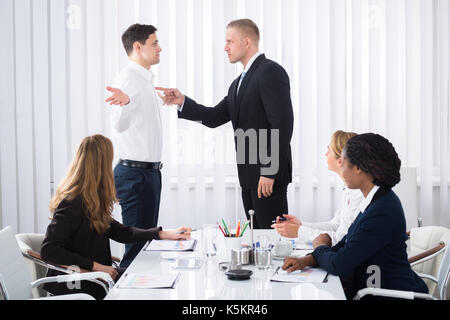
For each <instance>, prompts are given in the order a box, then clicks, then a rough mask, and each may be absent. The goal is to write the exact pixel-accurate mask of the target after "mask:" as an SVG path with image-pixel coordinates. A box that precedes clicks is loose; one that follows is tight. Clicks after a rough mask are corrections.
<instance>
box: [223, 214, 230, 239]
mask: <svg viewBox="0 0 450 320" xmlns="http://www.w3.org/2000/svg"><path fill="white" fill-rule="evenodd" d="M222 222H223V226H224V227H225V232H226V233H227V235H228V236H230V234H231V233H230V231H229V230H228V228H227V224H226V223H225V220H223V218H222Z"/></svg>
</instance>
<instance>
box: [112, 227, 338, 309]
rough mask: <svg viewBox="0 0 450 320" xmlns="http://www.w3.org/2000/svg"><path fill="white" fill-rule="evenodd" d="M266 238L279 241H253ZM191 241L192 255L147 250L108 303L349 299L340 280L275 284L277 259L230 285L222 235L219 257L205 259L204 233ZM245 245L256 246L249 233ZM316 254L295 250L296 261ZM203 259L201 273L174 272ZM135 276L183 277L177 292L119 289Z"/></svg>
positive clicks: (264, 232) (194, 234)
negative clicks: (180, 262)
mask: <svg viewBox="0 0 450 320" xmlns="http://www.w3.org/2000/svg"><path fill="white" fill-rule="evenodd" d="M259 235H267V236H268V237H269V238H270V241H271V242H273V243H275V242H276V241H279V240H280V236H279V235H278V234H277V233H276V231H275V230H272V229H270V230H254V235H253V236H254V239H255V238H257V237H258V236H259ZM192 238H193V239H197V241H198V242H197V246H196V247H195V250H194V251H191V252H157V251H145V250H141V252H140V253H139V254H138V255H137V257H136V258H135V259H134V261H133V262H132V263H131V264H130V266H129V267H128V269H127V270H126V271H125V273H124V274H123V275H122V277H121V278H120V279H119V281H117V283H116V284H115V286H114V287H113V288H112V289H111V290H110V292H109V293H108V295H107V296H106V297H105V299H106V300H345V294H344V291H343V288H342V285H341V282H340V280H339V277H337V276H334V275H331V274H329V275H328V276H327V281H326V282H324V283H308V282H305V283H286V282H274V281H271V276H272V274H273V273H274V271H275V270H276V268H277V267H279V266H281V265H282V264H283V261H282V260H272V266H271V268H270V269H269V270H259V269H257V268H256V266H254V265H244V266H242V269H247V270H251V271H252V272H253V274H252V276H251V278H250V279H248V280H242V281H236V280H229V279H228V277H227V276H226V275H225V272H224V271H223V270H221V269H220V268H219V263H220V262H224V261H226V253H225V251H226V250H225V249H224V248H225V245H224V241H223V235H221V234H218V235H217V242H216V244H217V246H216V247H217V255H216V256H213V257H203V253H202V239H201V230H198V231H193V232H192ZM242 241H243V242H246V243H251V240H250V230H249V232H247V233H246V234H244V236H243V240H242ZM311 251H312V250H294V252H293V253H292V254H291V256H303V255H305V254H308V253H309V252H311ZM195 257H197V258H202V259H203V264H202V265H201V267H200V268H197V269H174V265H175V261H176V260H177V259H180V258H195ZM135 273H153V274H162V273H179V277H178V279H177V282H176V285H175V287H174V288H165V289H135V288H133V289H126V288H120V285H121V283H122V282H123V281H125V280H124V279H126V277H127V276H128V275H130V274H135Z"/></svg>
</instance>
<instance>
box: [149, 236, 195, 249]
mask: <svg viewBox="0 0 450 320" xmlns="http://www.w3.org/2000/svg"><path fill="white" fill-rule="evenodd" d="M196 245H197V240H196V239H191V240H153V241H150V243H147V246H146V247H145V248H144V251H194V249H195V246H196Z"/></svg>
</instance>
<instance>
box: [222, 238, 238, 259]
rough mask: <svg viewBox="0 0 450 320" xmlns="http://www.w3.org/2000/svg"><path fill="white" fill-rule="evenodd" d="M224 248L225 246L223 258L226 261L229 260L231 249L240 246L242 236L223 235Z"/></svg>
mask: <svg viewBox="0 0 450 320" xmlns="http://www.w3.org/2000/svg"><path fill="white" fill-rule="evenodd" d="M223 240H224V244H225V245H224V248H225V258H226V260H227V261H231V250H232V249H237V250H239V249H240V248H241V243H242V237H223Z"/></svg>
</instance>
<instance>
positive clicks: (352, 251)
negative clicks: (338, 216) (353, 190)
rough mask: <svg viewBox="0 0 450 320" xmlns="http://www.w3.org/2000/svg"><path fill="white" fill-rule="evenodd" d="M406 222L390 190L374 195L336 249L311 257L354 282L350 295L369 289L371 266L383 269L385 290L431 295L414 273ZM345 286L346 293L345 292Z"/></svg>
mask: <svg viewBox="0 0 450 320" xmlns="http://www.w3.org/2000/svg"><path fill="white" fill-rule="evenodd" d="M406 240H407V236H406V222H405V215H404V213H403V208H402V205H401V203H400V200H399V198H398V197H397V195H396V194H395V193H394V192H393V191H392V190H391V189H387V188H380V189H378V191H377V192H376V193H375V196H374V198H373V199H372V201H371V203H370V204H369V206H368V207H367V208H366V210H365V211H364V212H363V213H360V214H359V215H358V216H357V217H356V219H355V221H354V222H353V224H352V225H351V226H350V228H349V230H348V233H347V235H346V236H345V237H344V238H343V239H342V240H341V241H340V242H339V243H337V244H336V245H335V246H334V247H332V248H330V247H328V246H320V247H318V248H316V249H315V250H314V252H313V253H312V255H313V256H314V258H315V259H316V261H317V263H318V264H319V266H320V267H321V268H322V269H325V270H326V271H328V272H330V273H331V274H334V275H338V276H340V277H341V280H342V279H344V281H343V283H344V282H347V283H348V281H351V282H352V283H350V287H353V288H351V289H350V290H351V294H347V293H348V292H346V295H347V297H351V296H353V295H354V294H355V293H356V291H357V290H360V289H362V288H366V287H367V279H368V278H369V277H370V276H373V274H374V273H373V271H370V270H369V273H368V270H367V268H368V267H369V266H378V267H379V268H380V286H381V288H383V289H394V290H406V291H415V292H423V293H428V288H427V286H426V285H425V282H424V281H423V280H422V279H421V278H420V277H419V276H418V275H417V274H416V273H415V272H414V271H413V270H412V269H411V266H410V264H409V262H408V256H407V253H406V242H405V241H406ZM345 289H346V288H345V285H344V290H345Z"/></svg>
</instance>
